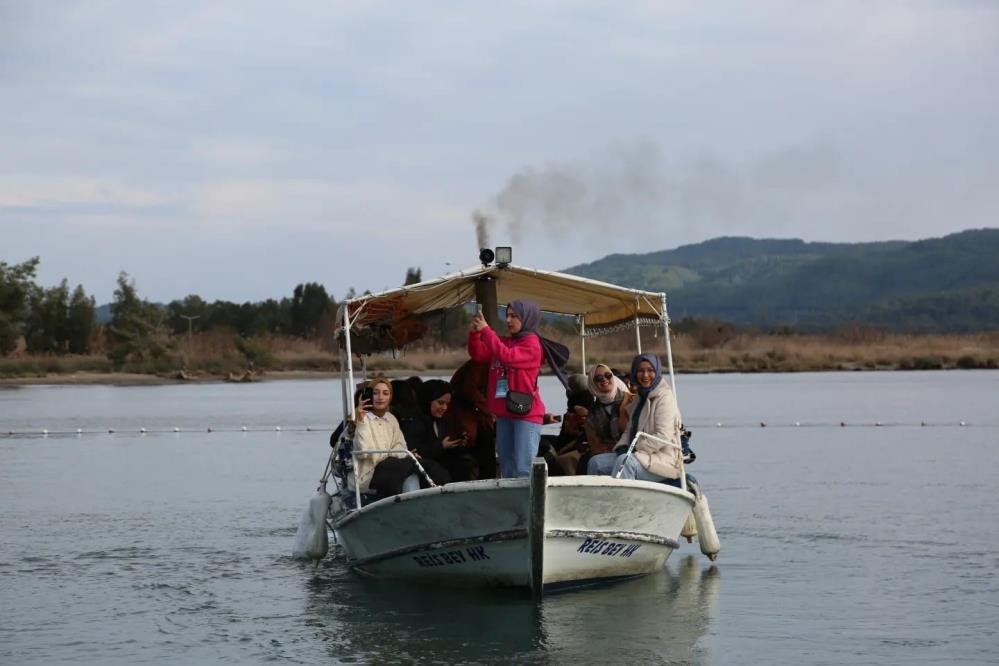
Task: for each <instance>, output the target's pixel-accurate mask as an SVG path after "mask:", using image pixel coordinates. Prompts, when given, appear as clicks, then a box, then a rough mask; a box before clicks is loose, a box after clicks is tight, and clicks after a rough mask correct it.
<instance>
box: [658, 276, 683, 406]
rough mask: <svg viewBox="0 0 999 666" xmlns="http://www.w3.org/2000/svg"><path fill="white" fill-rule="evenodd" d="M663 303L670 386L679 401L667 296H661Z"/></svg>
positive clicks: (674, 398) (675, 398)
mask: <svg viewBox="0 0 999 666" xmlns="http://www.w3.org/2000/svg"><path fill="white" fill-rule="evenodd" d="M659 296H660V298H662V301H663V310H662V314H661V315H660V319H661V320H662V325H663V337H664V338H665V339H666V363H667V365H668V366H669V385H670V388H672V389H673V400H674V401H677V404H679V401H678V400H677V397H676V376H675V375H674V374H673V345H671V344H670V341H669V314H667V312H666V294H659Z"/></svg>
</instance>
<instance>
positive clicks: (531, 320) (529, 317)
mask: <svg viewBox="0 0 999 666" xmlns="http://www.w3.org/2000/svg"><path fill="white" fill-rule="evenodd" d="M507 307H509V308H510V309H511V310H513V311H514V313H515V314H516V315H517V318H518V319H520V331H519V332H517V333H514V334H513V337H515V338H520V337H523V336H525V335H527V334H528V333H534V334H535V335H537V334H538V324H540V323H541V308H540V307H538V304H537V303H535V302H534V301H529V300H527V299H525V298H518V299H517V300H515V301H512V302H511V303H510V305H508V306H507ZM538 337H541V336H538Z"/></svg>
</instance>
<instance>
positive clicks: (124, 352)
mask: <svg viewBox="0 0 999 666" xmlns="http://www.w3.org/2000/svg"><path fill="white" fill-rule="evenodd" d="M38 264H39V259H38V257H34V258H32V259H29V260H27V261H25V262H22V263H19V264H8V263H6V262H0V356H4V355H8V354H10V353H12V352H14V351H16V350H18V349H19V348H20V347H21V345H22V344H23V349H24V350H25V351H26V352H27V353H29V354H54V355H62V354H89V353H94V352H100V351H103V352H104V353H106V354H107V356H108V358H110V359H111V360H112V361H113V362H114V363H115V365H116V366H119V367H120V366H121V365H123V364H124V363H126V362H129V361H147V360H154V359H156V358H159V357H162V356H165V355H166V354H167V353H169V351H170V350H171V348H172V347H173V346H174V344H173V343H174V341H175V339H176V338H177V337H178V336H180V335H186V334H188V333H189V332H195V331H197V332H201V331H210V330H218V329H227V330H230V331H233V332H235V334H236V335H238V336H240V337H244V338H249V337H253V336H257V335H265V334H270V335H284V336H293V337H299V338H304V339H314V338H317V337H319V336H321V335H324V334H326V333H328V332H329V331H331V330H332V329H333V318H334V317H335V314H336V308H337V303H336V301H335V300H334V299H333V297H331V296H330V295H329V293H328V292H327V291H326V288H325V287H324V286H323V285H321V284H318V283H315V282H306V283H302V284H299V285H297V286H296V287H295V288H294V290H293V291H292V294H291V296H290V297H285V298H281V299H280V300H277V299H268V300H265V301H262V302H259V303H233V302H230V301H223V300H217V301H214V302H211V303H209V302H207V301H205V300H204V299H203V298H201V297H200V296H198V295H196V294H191V295H189V296H186V297H185V298H183V299H178V300H174V301H171V302H170V303H168V304H166V305H161V304H157V303H151V302H150V301H149V300H147V299H144V298H142V297H141V296H140V295H139V293H138V290H137V288H136V285H135V281H134V280H133V279H132V278H131V277H130V276H129V275H128V274H127V273H125V272H121V273H120V274H119V275H118V280H117V288H116V289H115V292H114V298H113V300H112V302H111V304H110V317H109V318H108V319H107V321H105V322H103V323H99V322H98V318H97V310H98V309H97V306H96V303H95V300H94V297H93V296H88V295H87V293H86V291H85V290H84V288H83V286H82V285H78V286H77V287H76V288H75V289H73V290H72V291H70V288H69V284H68V281H67V280H63V281H62V282H61V283H60V284H59V285H57V286H55V287H51V288H45V287H43V286H40V285H38V284H37V283H36V281H35V278H36V273H37V269H38ZM413 271H414V269H410V271H407V279H412V278H413V277H414V274H413ZM415 276H416V277H417V278H418V276H419V270H418V269H415ZM22 341H23V343H22Z"/></svg>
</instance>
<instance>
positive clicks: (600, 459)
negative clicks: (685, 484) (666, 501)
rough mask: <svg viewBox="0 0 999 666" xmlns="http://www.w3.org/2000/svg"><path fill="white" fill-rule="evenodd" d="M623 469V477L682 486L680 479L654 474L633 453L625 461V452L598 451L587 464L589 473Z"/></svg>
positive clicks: (614, 472) (604, 473)
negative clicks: (619, 453)
mask: <svg viewBox="0 0 999 666" xmlns="http://www.w3.org/2000/svg"><path fill="white" fill-rule="evenodd" d="M622 466H623V470H622V472H621V477H620V478H622V479H637V480H638V481H662V482H665V483H668V484H670V485H673V486H677V487H679V486H680V480H679V479H667V478H666V477H664V476H659V475H658V474H653V473H652V472H650V471H649V470H647V469H645V468H644V467H642V463H640V462H638V458H636V457H635V456H634V454H632V456H631V457H630V458H628V460H627V462H625V454H623V453H622V454H621V455H618V454H616V453H598V454H597V455H595V456H593V457H592V458H590V462H589V463H588V464H587V465H586V473H587V474H603V475H605V476H609V475H613V474H617V471H618V470H619V469H622Z"/></svg>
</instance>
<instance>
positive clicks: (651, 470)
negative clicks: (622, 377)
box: [587, 354, 682, 485]
mask: <svg viewBox="0 0 999 666" xmlns="http://www.w3.org/2000/svg"><path fill="white" fill-rule="evenodd" d="M631 381H632V384H634V385H635V386H636V387H637V389H638V395H637V396H636V397H635V398H634V399H632V400H631V401H630V402H628V403H627V404H626V405H624V406H623V407H622V410H623V411H624V412H625V413H626V415H627V419H628V427H627V428H626V429H624V431H623V432H622V433H621V438H620V439H619V440H618V442H617V446H616V447H615V448H614V452H613V453H604V454H601V455H597V456H594V457H593V458H591V459H590V463H589V466H588V468H587V472H588V473H589V474H612V473H616V472H617V470H619V469H620V470H621V478H622V479H638V480H640V481H663V482H666V483H670V484H673V485H679V484H680V468H681V467H680V463H681V456H682V453H681V450H680V423H681V422H680V412H679V410H678V409H677V406H676V400H675V399H674V398H673V392H672V391H671V390H670V388H669V383H668V382H665V381H663V375H662V366H661V364H660V362H659V357H657V356H655V355H654V354H639V355H638V356H636V357H635V359H634V360H633V361H632V362H631ZM640 432H644V433H646V434H649V435H652V436H653V437H656V438H657V439H661V440H664V442H662V443H661V442H657V441H654V440H651V439H647V438H644V437H643V438H642V439H640V440H639V441H638V443H637V444H636V445H635V450H634V451H633V452H632V455H631V456H630V457H628V458H627V459H626V458H625V456H626V454H627V451H628V447H629V446H630V445H631V441H632V440H633V439H634V438H635V435H637V434H638V433H640Z"/></svg>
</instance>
